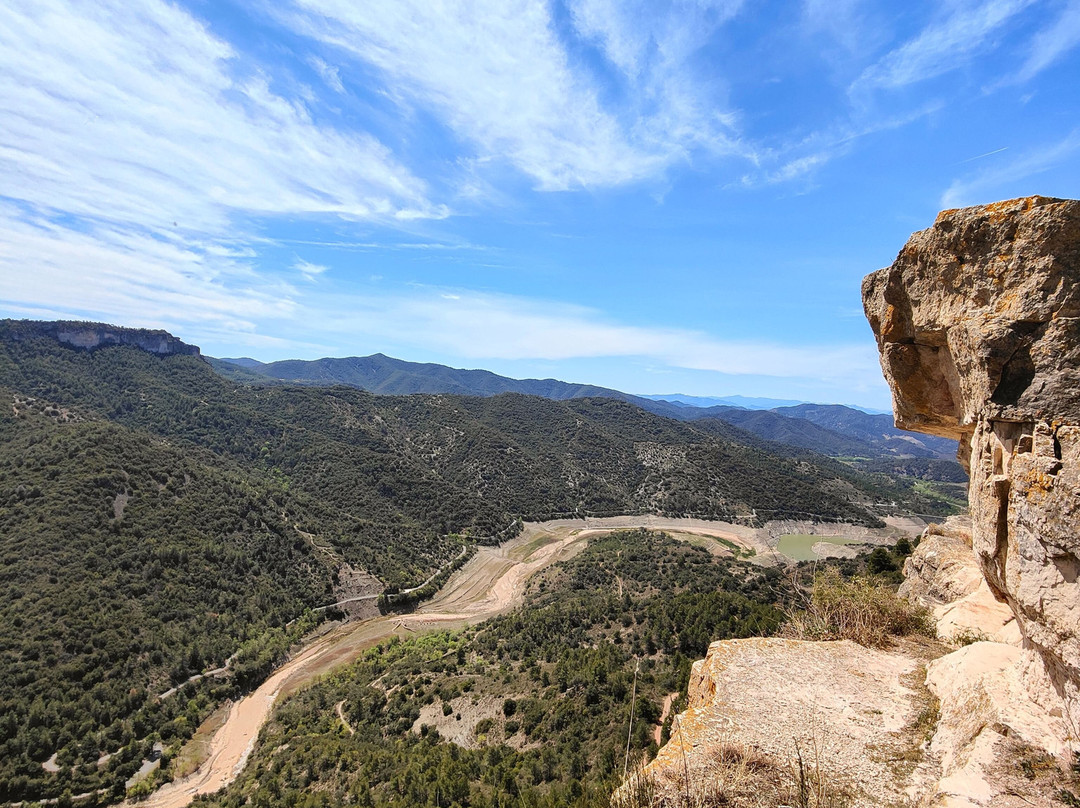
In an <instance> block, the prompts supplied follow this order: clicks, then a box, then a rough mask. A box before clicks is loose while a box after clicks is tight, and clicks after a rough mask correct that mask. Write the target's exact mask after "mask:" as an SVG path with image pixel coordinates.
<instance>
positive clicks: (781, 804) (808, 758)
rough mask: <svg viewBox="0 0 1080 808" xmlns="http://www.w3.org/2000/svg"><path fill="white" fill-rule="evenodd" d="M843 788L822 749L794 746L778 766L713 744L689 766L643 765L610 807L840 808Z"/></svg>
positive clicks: (743, 751)
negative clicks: (792, 755) (657, 768)
mask: <svg viewBox="0 0 1080 808" xmlns="http://www.w3.org/2000/svg"><path fill="white" fill-rule="evenodd" d="M848 803H849V797H848V790H847V789H846V788H844V787H842V786H840V785H839V784H838V783H837V782H836V781H835V779H834V778H833V777H832V776H831V775H830V773H829V771H828V767H827V766H826V765H824V762H823V759H822V748H821V746H820V745H819V744H817V743H814V742H811V743H810V748H808V749H802V748H800V747H799V745H798V744H796V759H795V761H794V763H792V765H790V766H788V767H782V766H779V765H777V763H776V762H775V761H773V760H771V759H770V758H768V757H767V756H765V755H763V754H761V753H760V752H757V751H756V750H754V749H751V748H748V747H745V746H741V745H738V744H716V745H714V746H713V747H711V748H709V749H707V750H700V749H699V750H698V751H696V753H695V755H694V762H693V764H692V765H691V766H689V767H686V768H683V769H681V770H680V771H665V772H662V773H661V774H660V775H659V776H657V775H654V774H652V773H650V772H648V771H646V769H645V768H644V764H642V765H641V766H640V767H639V768H638V770H637V771H636V772H635V773H634V774H632V775H631V776H630V777H629V778H628V779H627V781H626V783H625V784H624V785H623V787H622V788H621V789H620V790H619V792H617V794H616V795H615V797H614V799H613V800H612V803H611V805H612V808H845V806H847V805H848Z"/></svg>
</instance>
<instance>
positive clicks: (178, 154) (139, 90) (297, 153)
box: [0, 0, 446, 234]
mask: <svg viewBox="0 0 1080 808" xmlns="http://www.w3.org/2000/svg"><path fill="white" fill-rule="evenodd" d="M0 188H2V189H3V193H4V194H5V195H6V196H8V197H9V198H15V199H18V200H20V201H22V202H25V203H28V204H30V205H33V206H35V207H36V208H38V209H43V210H50V211H54V212H59V213H63V214H67V215H73V216H77V217H86V218H92V219H94V220H97V221H101V220H106V221H110V222H112V223H119V224H124V225H130V226H138V227H142V228H147V229H151V230H160V229H167V228H171V227H172V226H173V225H174V223H175V225H176V226H177V227H179V228H181V229H183V230H187V231H189V232H190V231H194V232H198V233H204V234H205V233H224V232H226V231H227V230H228V229H229V228H230V226H231V223H232V222H233V220H234V218H235V216H237V215H241V216H244V215H261V216H267V215H271V216H272V215H283V214H324V215H335V216H342V217H348V218H351V219H382V220H394V219H395V218H396V219H411V218H415V217H423V216H442V215H445V213H446V211H445V210H444V209H442V208H440V207H439V206H437V205H434V204H432V203H431V202H430V201H429V200H428V196H427V188H426V185H425V183H424V182H423V181H421V180H419V179H418V178H416V177H415V176H413V175H412V174H411V173H410V172H409V171H408V170H406V169H405V168H404V167H403V166H401V165H400V164H399V163H397V162H396V161H395V160H394V158H393V157H392V155H391V154H390V152H389V150H388V149H387V148H386V147H384V146H383V145H382V144H380V143H379V142H378V141H377V140H375V139H374V138H373V137H371V136H370V135H366V134H364V133H356V132H352V133H342V132H338V131H335V130H334V129H332V128H330V127H327V126H325V125H316V124H315V123H314V122H313V120H312V117H311V114H310V113H309V111H308V110H307V108H306V107H305V106H304V104H303V103H302V102H300V101H299V100H296V99H289V98H286V97H284V96H282V95H280V94H277V93H276V92H275V91H274V90H273V89H272V87H271V80H270V79H269V78H268V77H267V76H266V75H264V74H262V73H261V72H259V71H258V70H257V69H252V68H251V67H245V66H244V65H242V63H241V62H240V61H239V60H238V58H237V54H236V53H235V52H234V50H233V48H232V47H231V46H230V45H228V44H227V43H225V42H223V41H221V40H219V39H217V38H216V37H214V36H213V35H212V34H211V33H210V32H209V31H208V30H207V29H206V28H205V26H203V25H202V24H201V23H200V22H198V21H197V20H195V19H194V18H193V17H192V16H190V15H189V14H187V13H186V12H184V11H183V10H181V9H179V8H177V7H175V6H172V5H168V4H166V3H164V2H158V1H157V0H132V2H124V3H111V2H105V3H102V4H99V5H98V7H97V8H91V7H90V6H89V5H88V4H82V3H74V2H65V0H34V2H26V3H20V2H16V3H14V4H5V5H4V7H3V8H2V9H0Z"/></svg>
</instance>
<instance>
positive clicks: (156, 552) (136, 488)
mask: <svg viewBox="0 0 1080 808" xmlns="http://www.w3.org/2000/svg"><path fill="white" fill-rule="evenodd" d="M0 394H2V395H3V396H4V399H5V400H6V401H7V402H8V410H7V412H6V413H5V414H4V415H3V416H2V417H0V447H2V451H0V536H2V544H0V582H2V589H3V593H4V596H3V598H2V599H0V800H15V799H21V798H24V797H32V796H39V795H43V794H44V795H48V794H60V793H63V792H64V791H65V790H67V791H71V792H73V793H83V792H86V791H89V790H92V789H97V788H99V787H105V788H113V787H117V786H118V787H119V788H120V793H122V791H123V782H124V780H125V779H126V778H127V777H129V776H130V775H131V773H132V772H134V770H135V769H137V768H138V766H139V763H140V761H141V760H142V758H143V755H144V754H145V751H146V747H147V746H148V744H147V743H145V741H146V739H147V738H148V737H149V736H150V734H151V733H152V732H156V733H158V735H159V736H160V737H161V738H162V739H163V740H165V741H169V740H170V739H171V738H173V737H174V736H180V737H186V736H187V735H189V734H190V732H191V731H192V730H193V729H194V728H195V727H196V726H197V725H198V723H199V722H200V721H201V720H202V719H203V718H204V717H205V713H206V711H207V707H208V705H209V704H210V701H211V698H212V699H215V700H216V699H220V698H222V697H224V696H228V695H233V694H235V693H236V692H237V689H242V688H244V687H245V686H246V685H248V684H250V683H254V682H257V681H258V680H260V679H261V678H263V677H264V676H265V675H266V673H267V672H268V671H269V670H270V669H271V667H272V666H273V664H274V663H275V662H277V661H278V660H279V658H280V655H281V654H282V653H283V652H284V651H285V649H286V648H287V647H288V644H289V640H288V637H287V636H286V632H285V630H284V626H285V624H286V623H287V622H288V621H289V620H291V619H293V618H294V617H296V616H297V615H298V614H300V613H301V612H302V611H303V610H304V608H305V607H306V606H310V605H314V604H316V603H318V602H320V601H323V600H325V598H326V597H327V596H328V595H329V586H328V582H329V574H328V571H327V570H326V569H325V568H323V567H322V565H321V564H320V562H319V561H318V559H316V558H314V557H313V555H312V552H311V549H310V547H309V546H308V544H307V543H306V542H305V541H304V540H303V539H302V538H301V537H300V536H299V535H298V534H297V533H296V531H295V530H293V529H292V528H291V527H290V526H289V525H288V523H287V522H286V521H285V520H283V519H282V510H283V509H285V510H287V509H290V508H291V507H292V506H293V502H292V498H291V497H290V496H289V495H288V494H287V492H285V491H283V490H282V489H281V487H280V486H278V485H277V484H275V483H274V482H273V481H272V480H267V479H260V478H257V477H254V478H253V477H252V476H251V475H249V474H246V473H244V472H243V471H241V470H239V469H236V468H234V467H231V466H230V464H228V463H223V462H222V461H221V460H220V459H218V458H215V457H214V456H213V455H211V454H210V453H208V452H204V453H200V452H197V451H193V450H186V451H179V450H177V449H176V448H174V447H170V446H168V445H166V444H165V443H164V442H163V441H161V440H160V439H155V438H153V437H152V436H149V435H148V434H146V433H140V432H136V431H134V430H130V429H127V428H125V427H122V426H118V425H116V424H111V423H108V422H106V421H78V420H75V421H67V422H65V421H62V420H60V414H59V412H58V411H56V410H53V409H51V408H50V412H48V413H46V412H42V411H41V410H40V409H38V408H34V407H33V406H31V405H28V404H27V403H25V402H20V404H19V405H18V410H19V413H20V414H19V416H18V417H16V416H14V414H13V412H12V409H11V405H10V402H11V401H12V399H13V395H12V394H11V393H10V391H7V390H2V391H0ZM305 625H307V626H308V627H310V623H306V624H297V625H296V626H295V629H296V630H295V631H294V632H293V633H292V639H293V640H295V639H296V638H297V636H298V635H299V633H300V632H301V631H302V630H303V628H304V626H305ZM238 651H239V653H238V654H237V656H236V658H235V659H234V660H233V663H232V673H233V675H232V677H230V679H229V680H226V681H221V680H216V679H215V680H207V681H205V682H202V683H200V684H199V685H188V686H187V687H186V688H183V689H182V691H181V692H180V693H179V694H177V695H174V696H172V697H171V698H168V699H164V700H160V701H159V700H158V699H157V698H156V696H157V695H159V694H161V693H163V692H165V691H167V690H168V689H169V688H171V687H172V686H174V685H176V684H179V683H181V682H184V681H185V680H186V679H187V678H188V677H189V676H191V675H192V674H194V673H198V672H201V671H203V670H205V669H208V668H213V667H217V666H219V665H222V664H223V663H224V662H225V660H226V659H227V658H228V657H230V656H232V655H233V654H234V653H236V652H238ZM139 742H143V743H139ZM53 753H58V754H57V758H56V765H57V766H59V767H60V772H59V773H58V774H56V775H51V774H48V773H47V772H46V771H45V770H44V769H43V767H42V764H41V761H43V760H45V759H46V758H48V757H50V756H51V755H52V754H53ZM103 753H116V754H114V756H113V757H112V758H111V759H110V760H108V762H107V763H106V764H104V765H103V766H101V767H100V768H99V767H98V765H97V762H98V759H99V757H101V755H102V754H103Z"/></svg>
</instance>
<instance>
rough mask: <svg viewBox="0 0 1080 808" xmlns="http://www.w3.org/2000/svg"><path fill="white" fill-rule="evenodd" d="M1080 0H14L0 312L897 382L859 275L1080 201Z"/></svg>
mask: <svg viewBox="0 0 1080 808" xmlns="http://www.w3.org/2000/svg"><path fill="white" fill-rule="evenodd" d="M1078 45H1080V0H1042V1H1041V2H1040V1H1038V0H989V1H987V2H978V1H977V0H938V1H937V2H904V3H897V2H871V1H870V0H867V1H866V2H861V1H860V0H803V2H801V3H800V2H794V0H792V1H791V2H785V3H773V2H749V1H748V0H747V1H745V2H742V1H740V0H716V2H710V1H709V0H685V1H684V2H633V0H622V2H615V0H559V1H558V2H542V1H541V0H473V2H468V3H465V2H457V3H455V2H435V0H396V1H395V2H374V0H371V1H365V2H348V1H347V0H278V2H265V3H264V2H259V1H258V0H251V2H247V1H246V0H241V1H240V2H227V1H225V0H201V1H200V0H193V2H189V3H179V4H169V3H164V2H156V1H154V0H125V1H124V2H101V3H94V2H90V0H78V2H64V0H32V1H31V2H23V1H22V0H15V2H7V3H4V4H3V6H2V7H0V313H2V314H4V315H6V316H14V317H45V318H56V317H64V318H80V319H82V318H86V319H94V320H104V321H107V322H113V323H117V324H123V325H131V326H145V327H160V328H167V329H169V330H170V331H172V332H173V333H175V334H177V335H178V336H180V337H181V338H183V339H185V340H187V341H189V342H193V343H196V344H198V345H200V346H202V348H203V350H204V352H206V353H208V354H211V355H216V356H238V355H248V356H254V357H256V358H259V359H263V360H273V359H282V358H317V357H320V356H347V355H363V354H369V353H375V352H383V353H386V354H389V355H392V356H397V357H400V358H403V359H410V360H414V361H433V362H442V363H445V364H449V365H453V366H457V367H484V368H488V369H491V370H494V371H496V372H499V373H503V374H506V375H510V376H516V377H555V378H562V379H566V380H569V381H580V382H591V383H594V384H601V385H606V386H610V387H616V388H619V389H622V390H626V391H629V392H635V393H661V392H684V393H690V394H696V395H730V394H743V395H748V396H774V397H782V398H796V399H804V400H811V401H824V402H845V403H852V404H860V405H864V406H871V407H881V408H885V407H887V406H888V391H887V389H886V387H885V385H884V383H883V382H882V381H881V377H880V371H879V369H878V365H877V356H876V351H875V349H874V345H873V340H872V337H871V334H870V331H869V328H868V327H867V325H866V323H865V321H864V319H863V317H862V313H861V307H860V301H859V282H860V280H861V278H862V276H863V275H865V274H866V273H867V272H870V271H873V270H874V269H877V268H879V267H881V266H885V265H887V264H889V263H890V262H891V261H892V260H893V258H894V257H895V256H896V253H897V252H898V251H899V249H900V247H901V246H902V245H903V243H904V242H905V240H906V239H907V237H908V236H909V235H910V234H911V233H912V232H913V231H915V230H919V229H922V228H924V227H927V226H929V225H930V224H931V223H932V222H933V219H934V216H935V215H936V213H937V212H938V210H940V209H942V208H947V207H958V206H963V205H969V204H979V203H985V202H991V201H995V200H998V199H1004V198H1010V197H1014V196H1022V195H1027V194H1033V193H1039V194H1044V195H1049V196H1062V197H1075V196H1077V186H1078V181H1080V92H1078V89H1077V88H1078V84H1080V82H1078V79H1080V56H1078V54H1080V49H1078V47H1077V46H1078Z"/></svg>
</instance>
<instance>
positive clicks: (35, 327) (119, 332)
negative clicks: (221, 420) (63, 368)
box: [0, 320, 199, 356]
mask: <svg viewBox="0 0 1080 808" xmlns="http://www.w3.org/2000/svg"><path fill="white" fill-rule="evenodd" d="M40 337H46V338H49V339H54V340H56V341H57V342H61V343H63V344H65V345H70V346H71V347H73V348H81V349H83V350H88V351H92V350H95V349H96V348H103V347H107V346H110V345H131V346H134V347H136V348H141V349H142V350H144V351H147V352H149V353H152V354H157V355H159V356H172V355H174V354H180V355H184V356H199V348H198V346H197V345H188V344H187V343H186V342H182V341H181V340H179V339H177V338H176V337H174V336H173V335H172V334H170V333H169V332H168V331H162V330H160V329H159V330H150V329H145V328H120V327H118V326H114V325H106V324H104V323H83V322H75V321H68V320H57V321H53V322H43V321H38V320H3V321H0V339H11V340H15V341H20V340H27V339H36V338H40Z"/></svg>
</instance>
